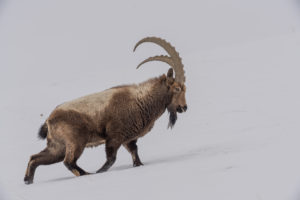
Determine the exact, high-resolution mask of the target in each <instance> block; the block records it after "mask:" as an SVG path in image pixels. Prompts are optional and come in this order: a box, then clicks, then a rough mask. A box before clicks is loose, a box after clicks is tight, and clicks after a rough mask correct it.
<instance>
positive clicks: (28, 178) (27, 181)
mask: <svg viewBox="0 0 300 200" xmlns="http://www.w3.org/2000/svg"><path fill="white" fill-rule="evenodd" d="M24 183H25V184H26V185H29V184H32V183H33V178H30V177H28V176H25V178H24Z"/></svg>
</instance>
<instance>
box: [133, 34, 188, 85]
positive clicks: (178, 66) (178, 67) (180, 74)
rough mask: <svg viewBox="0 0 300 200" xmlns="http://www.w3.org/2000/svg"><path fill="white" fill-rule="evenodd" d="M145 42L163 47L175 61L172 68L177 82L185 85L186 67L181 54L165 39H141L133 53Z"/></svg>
mask: <svg viewBox="0 0 300 200" xmlns="http://www.w3.org/2000/svg"><path fill="white" fill-rule="evenodd" d="M144 42H152V43H155V44H157V45H159V46H161V47H162V48H163V49H165V50H166V51H167V53H168V54H169V55H170V58H171V59H172V60H173V63H174V65H173V66H172V65H171V66H172V68H173V69H174V71H175V81H178V82H180V83H184V82H185V76H184V70H183V67H184V66H183V64H182V62H181V61H182V59H181V57H180V56H179V53H178V52H177V51H176V49H175V47H173V46H172V45H171V44H170V43H169V42H167V41H166V40H164V39H161V38H158V37H146V38H144V39H141V40H140V41H138V42H137V43H136V45H135V46H134V49H133V51H135V50H136V49H137V47H138V46H139V45H141V44H142V43H144ZM149 59H150V58H149ZM149 61H150V60H149ZM149 61H146V62H149ZM151 61H152V60H151ZM163 62H165V61H163ZM142 64H143V63H142Z"/></svg>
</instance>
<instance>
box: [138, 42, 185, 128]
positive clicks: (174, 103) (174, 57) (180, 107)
mask: <svg viewBox="0 0 300 200" xmlns="http://www.w3.org/2000/svg"><path fill="white" fill-rule="evenodd" d="M144 42H153V43H155V44H157V45H159V46H161V47H162V48H164V49H165V50H166V51H167V53H168V54H169V56H165V55H160V56H154V57H150V58H148V59H146V60H144V61H143V62H141V63H140V64H139V65H138V66H137V68H139V67H140V66H141V65H142V64H144V63H146V62H150V61H155V60H156V61H162V62H165V63H167V64H169V65H170V66H171V67H172V68H170V69H169V71H168V73H167V76H166V82H165V83H166V86H167V88H168V92H169V93H170V94H171V96H172V100H171V103H170V104H169V105H168V106H167V109H168V111H169V113H170V120H169V127H171V128H172V127H173V126H174V124H175V122H176V120H177V112H179V113H182V112H185V111H186V110H187V104H186V100H185V92H186V87H185V84H184V83H185V76H184V70H183V64H182V62H181V58H180V57H179V53H178V52H177V51H176V50H175V48H174V47H173V46H172V45H171V44H170V43H168V42H167V41H165V40H163V39H161V38H157V37H147V38H144V39H142V40H140V41H139V42H138V43H137V44H136V45H135V47H134V49H133V51H135V49H136V48H137V47H138V46H139V45H140V44H142V43H144ZM173 70H174V71H175V78H174V77H173Z"/></svg>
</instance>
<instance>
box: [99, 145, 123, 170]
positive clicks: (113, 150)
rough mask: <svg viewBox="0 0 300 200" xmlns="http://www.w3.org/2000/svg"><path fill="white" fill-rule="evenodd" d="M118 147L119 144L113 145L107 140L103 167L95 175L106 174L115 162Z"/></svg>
mask: <svg viewBox="0 0 300 200" xmlns="http://www.w3.org/2000/svg"><path fill="white" fill-rule="evenodd" d="M119 147H120V144H118V143H114V142H112V141H111V140H108V141H107V142H106V144H105V151H106V162H105V163H104V165H103V166H102V167H101V168H100V169H99V170H98V171H97V173H101V172H106V171H107V170H108V169H109V168H110V167H111V166H112V165H113V164H114V163H115V161H116V158H117V151H118V149H119Z"/></svg>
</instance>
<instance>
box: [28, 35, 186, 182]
mask: <svg viewBox="0 0 300 200" xmlns="http://www.w3.org/2000/svg"><path fill="white" fill-rule="evenodd" d="M144 42H152V43H155V44H157V45H159V46H161V47H162V48H164V49H165V50H166V51H167V53H168V54H169V56H154V57H150V58H148V59H146V60H144V61H143V62H141V63H140V64H139V65H138V67H139V66H141V65H142V64H144V63H146V62H149V61H154V60H157V61H163V62H166V63H168V64H169V65H170V66H171V67H172V68H170V69H169V70H168V72H167V75H164V74H163V75H161V76H160V77H157V78H153V79H150V80H148V81H145V82H143V83H140V84H137V85H136V84H134V85H123V86H118V87H114V88H111V89H108V90H105V91H103V92H99V93H96V94H92V95H88V96H85V97H81V98H79V99H76V100H73V101H70V102H66V103H63V104H61V105H59V106H57V107H56V108H55V110H54V111H53V112H52V113H51V114H50V116H49V117H48V119H47V120H46V122H45V123H44V124H43V125H42V127H41V128H40V131H39V137H40V138H42V139H45V138H47V147H46V148H45V149H44V150H43V151H41V152H40V153H38V154H35V155H32V156H31V157H30V160H29V163H28V167H27V170H26V174H25V178H24V181H25V183H26V184H30V183H32V182H33V178H34V173H35V170H36V168H37V167H38V166H39V165H49V164H53V163H57V162H61V161H63V162H64V164H65V166H66V167H67V168H68V169H69V170H70V171H71V172H72V173H73V174H75V175H76V176H82V175H85V174H88V173H87V172H85V171H84V170H83V169H81V168H80V167H78V165H77V164H76V161H77V160H78V158H79V157H80V155H81V154H82V152H83V150H84V148H85V147H92V146H97V145H100V144H105V151H106V158H107V160H106V162H105V163H104V165H103V166H102V167H101V168H100V169H99V170H98V171H97V173H99V172H105V171H107V170H108V169H109V168H110V167H111V166H112V165H113V164H114V162H115V160H116V155H117V151H118V149H119V147H120V146H121V145H123V146H124V147H125V148H126V149H127V150H128V151H129V153H130V154H131V156H132V160H133V166H135V167H136V166H140V165H143V164H142V162H141V161H140V158H139V156H138V150H137V145H136V142H137V139H138V138H140V137H142V136H144V135H145V134H146V133H148V132H149V131H150V130H151V128H152V127H153V125H154V122H155V121H156V120H157V119H158V118H159V117H160V116H161V115H162V114H163V113H164V112H165V111H166V110H168V112H169V114H170V117H169V127H171V128H172V127H173V126H174V124H175V122H176V120H177V112H179V113H181V112H185V111H186V110H187V105H186V100H185V91H186V87H185V85H184V82H185V76H184V70H183V64H182V62H181V58H180V57H179V54H178V53H177V52H176V50H175V48H174V47H173V46H171V44H170V43H168V42H166V41H165V40H163V39H160V38H156V37H147V38H144V39H142V40H140V41H139V42H138V43H137V44H136V46H135V47H134V50H135V49H136V48H137V47H138V46H139V45H140V44H142V43H144ZM173 70H174V71H175V78H173Z"/></svg>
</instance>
